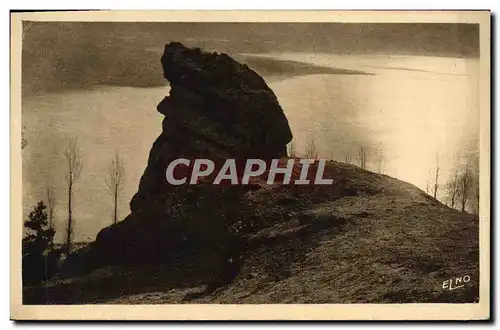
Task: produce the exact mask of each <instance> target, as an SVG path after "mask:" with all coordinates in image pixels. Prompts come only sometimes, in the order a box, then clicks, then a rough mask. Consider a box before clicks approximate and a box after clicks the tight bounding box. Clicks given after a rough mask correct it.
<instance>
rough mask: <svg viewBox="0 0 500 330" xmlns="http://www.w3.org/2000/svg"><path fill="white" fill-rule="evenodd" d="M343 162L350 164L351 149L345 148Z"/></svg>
mask: <svg viewBox="0 0 500 330" xmlns="http://www.w3.org/2000/svg"><path fill="white" fill-rule="evenodd" d="M344 162H345V163H347V164H351V162H352V154H351V149H349V150H347V153H346V154H345V155H344Z"/></svg>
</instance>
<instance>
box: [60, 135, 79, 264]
mask: <svg viewBox="0 0 500 330" xmlns="http://www.w3.org/2000/svg"><path fill="white" fill-rule="evenodd" d="M63 155H64V158H65V159H66V163H67V165H68V168H67V170H68V172H67V174H66V178H65V179H66V184H67V185H68V223H67V228H66V255H69V253H70V252H71V239H72V236H73V218H72V212H73V209H72V202H73V185H74V184H75V182H76V181H77V180H78V178H79V177H80V174H81V172H82V167H83V159H82V156H81V154H80V147H79V145H78V139H76V138H70V139H69V140H68V141H67V143H66V148H65V150H64V153H63Z"/></svg>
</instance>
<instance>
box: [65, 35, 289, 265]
mask: <svg viewBox="0 0 500 330" xmlns="http://www.w3.org/2000/svg"><path fill="white" fill-rule="evenodd" d="M161 63H162V66H163V71H164V77H165V78H166V79H167V80H168V81H169V83H170V94H169V95H168V96H166V97H165V98H164V99H163V100H162V101H161V102H160V103H159V104H158V107H157V110H158V111H159V112H160V113H162V114H164V115H165V119H164V120H163V125H162V126H163V131H162V133H161V135H160V136H159V137H158V138H157V140H156V141H155V142H154V144H153V147H152V148H151V151H150V154H149V160H148V165H147V168H146V170H145V172H144V174H143V176H142V178H141V180H140V184H139V190H138V192H137V193H136V194H135V196H134V197H133V199H132V200H131V202H130V208H131V211H132V213H131V214H130V215H129V216H128V217H127V218H125V219H124V220H123V221H121V222H119V223H118V224H116V225H113V226H110V227H107V228H105V229H103V230H102V231H101V232H100V233H99V234H98V236H97V238H96V241H95V242H94V243H92V244H91V245H90V246H89V247H88V248H87V249H86V250H85V251H81V252H80V253H75V254H73V255H72V256H70V258H68V262H67V265H68V267H66V269H69V270H70V272H71V270H75V269H77V270H78V272H79V271H81V270H82V269H81V267H82V265H84V266H83V268H86V267H87V266H89V267H90V268H96V267H99V266H102V265H107V264H124V263H135V262H141V263H142V262H147V261H150V262H158V261H161V262H164V261H169V260H170V261H171V258H172V256H173V255H176V254H179V253H181V254H185V253H187V252H186V251H187V250H193V249H201V250H203V251H206V253H205V256H204V257H203V258H206V257H207V254H212V255H214V256H215V257H214V258H215V259H217V260H218V259H221V260H223V261H224V260H231V262H232V263H234V261H235V260H237V259H238V258H239V255H238V253H239V252H238V251H239V250H241V249H244V245H245V241H244V240H243V239H242V238H241V236H240V235H239V234H238V233H237V231H238V229H236V228H240V229H241V227H242V223H243V222H245V221H244V220H243V217H247V216H249V215H251V213H252V212H247V211H248V210H246V208H245V207H246V206H245V202H244V201H245V195H244V194H245V188H243V187H238V186H232V187H227V186H226V187H217V186H212V185H203V184H201V185H196V186H178V187H175V186H170V185H168V184H167V182H166V179H165V171H166V168H167V165H168V164H169V163H170V162H171V161H172V160H174V159H177V158H180V157H184V158H188V159H193V158H210V159H212V160H214V161H216V162H217V161H224V160H225V159H227V158H236V159H241V160H244V159H247V158H260V159H271V158H277V157H281V156H286V145H287V143H288V142H290V141H291V139H292V134H291V131H290V128H289V126H288V121H287V119H286V117H285V115H284V113H283V110H282V108H281V107H280V105H279V102H278V100H277V98H276V96H275V94H274V93H273V91H272V90H271V89H270V88H269V87H268V86H267V84H266V83H265V81H264V80H263V79H262V77H260V76H259V75H258V74H257V73H255V72H254V71H252V70H251V69H250V68H249V67H248V66H246V65H242V64H240V63H238V62H236V61H234V60H233V59H232V58H231V57H229V56H228V55H226V54H216V53H204V52H202V51H201V50H200V49H190V48H187V47H185V46H183V45H182V44H180V43H170V44H167V45H166V47H165V52H164V54H163V56H162V58H161ZM235 247H240V248H235ZM228 253H229V254H228ZM235 253H236V254H235ZM212 263H213V264H217V262H212Z"/></svg>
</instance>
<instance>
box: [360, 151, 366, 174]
mask: <svg viewBox="0 0 500 330" xmlns="http://www.w3.org/2000/svg"><path fill="white" fill-rule="evenodd" d="M358 165H359V167H361V168H362V169H364V170H365V169H366V148H365V147H363V146H361V147H360V148H359V153H358Z"/></svg>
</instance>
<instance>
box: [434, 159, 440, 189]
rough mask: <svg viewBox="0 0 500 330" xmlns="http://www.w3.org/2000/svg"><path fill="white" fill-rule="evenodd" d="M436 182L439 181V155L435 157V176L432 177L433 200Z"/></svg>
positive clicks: (436, 187)
mask: <svg viewBox="0 0 500 330" xmlns="http://www.w3.org/2000/svg"><path fill="white" fill-rule="evenodd" d="M438 180H439V155H436V175H435V176H434V196H433V197H434V198H436V197H437V191H438V187H439V185H438Z"/></svg>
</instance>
